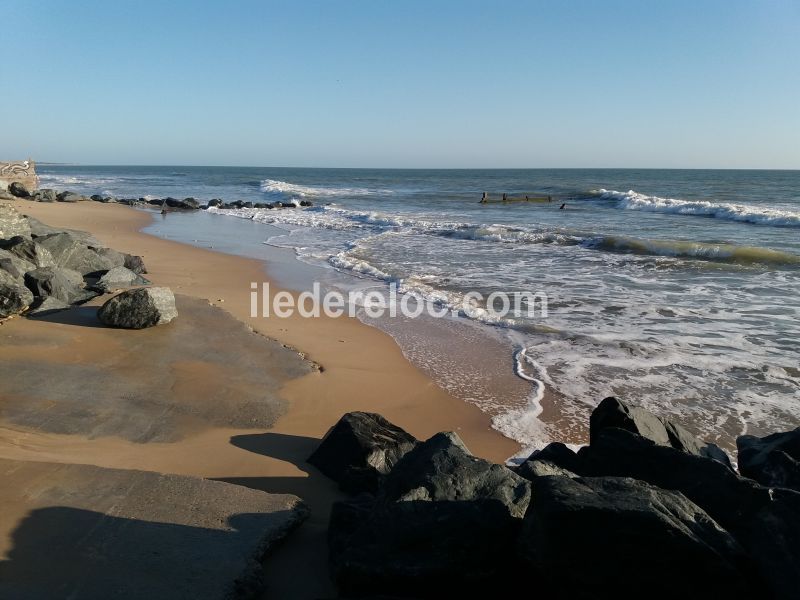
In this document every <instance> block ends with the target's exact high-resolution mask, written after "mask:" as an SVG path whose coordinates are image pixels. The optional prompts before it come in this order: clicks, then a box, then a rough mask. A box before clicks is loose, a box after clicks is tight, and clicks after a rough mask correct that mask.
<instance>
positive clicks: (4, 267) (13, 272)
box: [0, 249, 36, 281]
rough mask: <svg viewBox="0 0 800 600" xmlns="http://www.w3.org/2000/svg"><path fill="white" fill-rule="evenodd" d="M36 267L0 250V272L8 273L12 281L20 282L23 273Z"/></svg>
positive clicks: (6, 251)
mask: <svg viewBox="0 0 800 600" xmlns="http://www.w3.org/2000/svg"><path fill="white" fill-rule="evenodd" d="M35 268H36V265H35V264H33V263H32V262H29V261H28V260H26V259H24V258H20V257H19V256H17V255H15V254H12V253H11V252H9V251H8V250H3V249H0V271H4V272H6V273H8V274H9V275H10V276H11V277H13V278H14V279H17V280H19V281H22V278H23V277H24V276H25V273H27V272H28V271H30V270H32V269H35Z"/></svg>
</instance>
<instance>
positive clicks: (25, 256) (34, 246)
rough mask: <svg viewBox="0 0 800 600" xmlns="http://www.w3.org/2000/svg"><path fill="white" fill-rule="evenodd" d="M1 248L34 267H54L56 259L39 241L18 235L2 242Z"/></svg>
mask: <svg viewBox="0 0 800 600" xmlns="http://www.w3.org/2000/svg"><path fill="white" fill-rule="evenodd" d="M0 248H2V249H3V250H5V251H6V252H8V253H9V254H12V255H13V256H16V257H17V258H19V259H21V260H23V261H25V262H26V263H28V264H32V265H33V266H34V267H54V266H56V262H55V259H54V258H53V255H52V254H51V253H50V251H49V250H48V249H47V248H45V247H44V246H42V245H41V244H39V243H38V242H37V241H34V240H31V239H29V238H24V237H22V236H16V237H13V238H11V239H10V240H7V241H5V242H3V243H2V244H0ZM28 270H30V269H28Z"/></svg>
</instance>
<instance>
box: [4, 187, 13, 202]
mask: <svg viewBox="0 0 800 600" xmlns="http://www.w3.org/2000/svg"><path fill="white" fill-rule="evenodd" d="M16 199H17V197H16V196H14V195H13V194H10V193H9V192H8V190H6V189H5V188H2V187H0V200H11V201H14V200H16Z"/></svg>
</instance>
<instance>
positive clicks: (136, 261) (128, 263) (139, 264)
mask: <svg viewBox="0 0 800 600" xmlns="http://www.w3.org/2000/svg"><path fill="white" fill-rule="evenodd" d="M122 266H123V267H125V268H126V269H130V270H131V271H133V272H134V273H136V274H138V275H142V274H144V273H147V267H145V265H144V259H143V258H142V257H141V256H134V255H132V254H126V255H125V264H123V265H122Z"/></svg>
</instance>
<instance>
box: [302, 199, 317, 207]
mask: <svg viewBox="0 0 800 600" xmlns="http://www.w3.org/2000/svg"><path fill="white" fill-rule="evenodd" d="M300 206H314V203H313V202H311V200H301V201H300Z"/></svg>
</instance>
